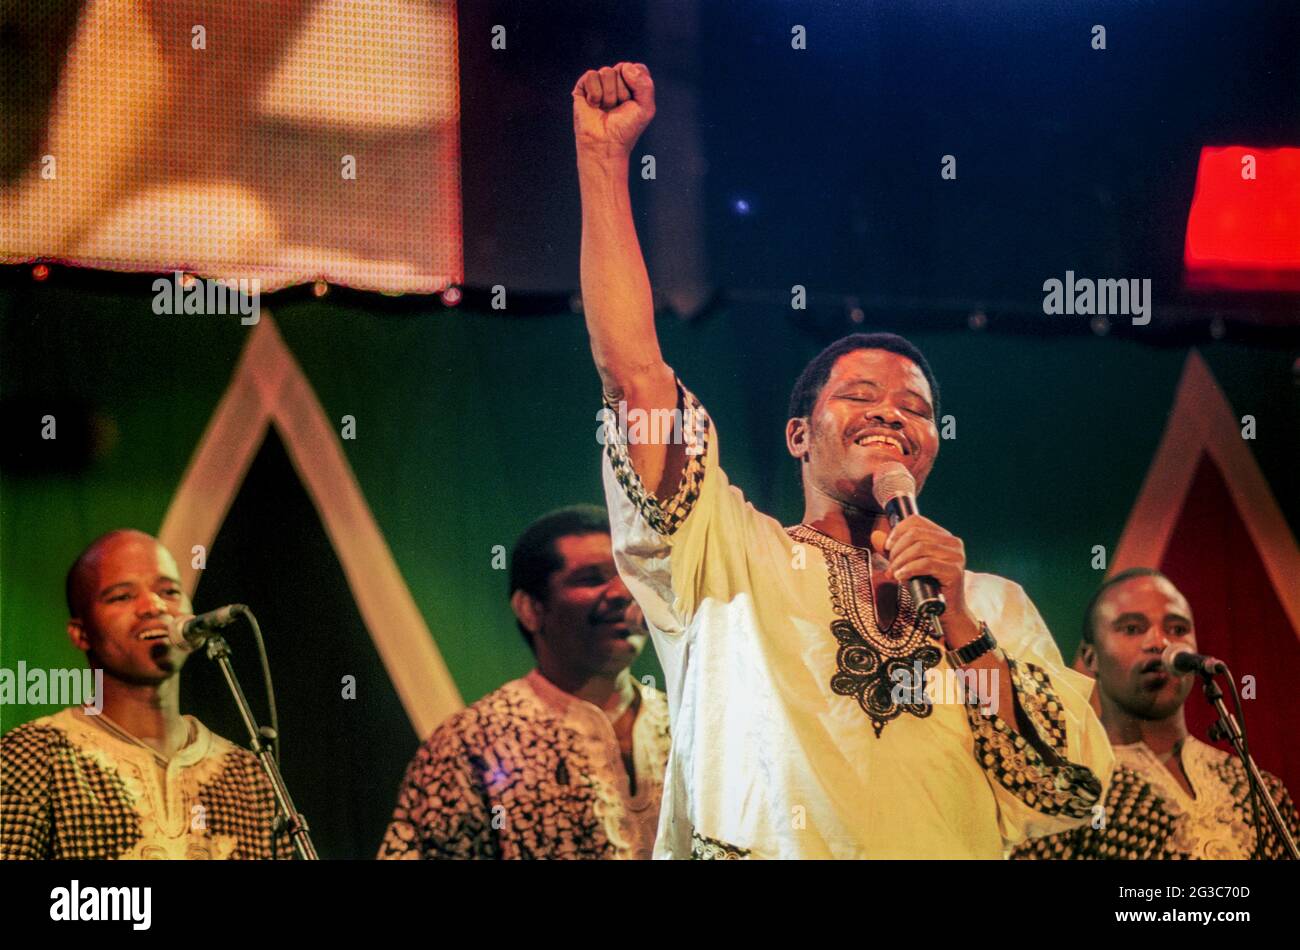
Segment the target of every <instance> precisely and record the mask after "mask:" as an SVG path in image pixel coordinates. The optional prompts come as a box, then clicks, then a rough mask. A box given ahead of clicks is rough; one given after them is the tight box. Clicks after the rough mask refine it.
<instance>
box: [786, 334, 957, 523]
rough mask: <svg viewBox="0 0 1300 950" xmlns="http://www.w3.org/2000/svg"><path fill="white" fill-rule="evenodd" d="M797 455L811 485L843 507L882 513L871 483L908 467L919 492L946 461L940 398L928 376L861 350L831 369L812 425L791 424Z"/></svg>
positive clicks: (899, 360)
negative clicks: (937, 462)
mask: <svg viewBox="0 0 1300 950" xmlns="http://www.w3.org/2000/svg"><path fill="white" fill-rule="evenodd" d="M787 441H788V444H789V449H790V453H791V454H792V455H794V456H795V457H796V458H800V459H804V460H806V461H807V465H806V466H805V467H804V478H805V479H811V481H812V486H813V488H814V489H816V490H818V491H821V492H823V493H824V494H827V495H829V496H830V497H831V498H834V499H835V500H836V501H839V502H842V503H846V504H850V505H854V506H855V507H859V508H867V509H871V510H874V509H876V508H877V507H878V506H877V505H876V503H875V499H874V498H873V497H872V494H871V477H872V475H873V474H874V473H875V472H876V471H877V470H879V469H880V467H881V466H883V465H888V464H890V463H901V464H902V465H903V467H904V468H906V469H907V470H908V471H909V472H910V473H911V474H912V477H913V478H914V479H916V486H917V490H918V491H919V490H920V488H921V486H922V485H923V484H924V483H925V479H926V477H927V476H928V475H929V474H930V469H931V468H933V467H934V459H935V456H936V455H938V454H939V430H938V429H937V428H936V427H935V420H934V397H933V395H932V393H931V391H930V383H929V381H928V380H927V379H926V378H925V374H924V373H922V372H921V368H920V367H919V366H917V365H916V364H915V363H913V362H912V361H911V360H910V359H908V358H907V357H906V356H902V355H900V354H898V353H891V352H889V351H888V350H854V351H853V352H851V353H845V354H844V355H843V356H841V357H840V358H839V359H838V360H836V361H835V365H834V366H833V367H832V368H831V373H830V376H829V377H828V378H827V380H826V385H825V386H823V387H822V391H821V393H820V394H819V395H818V397H817V403H816V405H814V406H813V410H812V414H811V415H810V416H809V417H808V423H807V425H804V424H803V423H802V422H801V421H800V420H791V422H790V423H789V425H788V427H787Z"/></svg>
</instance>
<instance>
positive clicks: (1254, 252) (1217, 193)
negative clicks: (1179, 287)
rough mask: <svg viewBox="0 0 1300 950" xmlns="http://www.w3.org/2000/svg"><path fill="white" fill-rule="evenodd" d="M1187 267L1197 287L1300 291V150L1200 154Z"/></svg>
mask: <svg viewBox="0 0 1300 950" xmlns="http://www.w3.org/2000/svg"><path fill="white" fill-rule="evenodd" d="M1183 261H1184V264H1185V265H1186V268H1187V283H1188V284H1189V285H1190V286H1193V287H1203V288H1223V289H1231V290H1300V148H1250V147H1248V146H1243V145H1232V146H1227V147H1223V148H1203V149H1201V162H1200V166H1199V168H1198V169H1197V172H1196V193H1195V195H1194V196H1193V197H1192V208H1191V211H1190V212H1189V213H1188V216H1187V238H1186V243H1185V244H1184V249H1183Z"/></svg>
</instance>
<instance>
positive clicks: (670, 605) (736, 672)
mask: <svg viewBox="0 0 1300 950" xmlns="http://www.w3.org/2000/svg"><path fill="white" fill-rule="evenodd" d="M606 408H607V410H608V411H607V413H606V415H605V418H606V427H605V429H604V442H605V445H606V454H605V458H604V482H605V499H606V504H607V506H608V508H609V515H610V525H611V529H612V534H613V540H614V559H615V563H616V564H617V565H618V569H619V572H620V574H621V575H622V576H623V579H624V581H625V582H626V583H627V586H628V588H629V589H630V590H631V592H632V594H633V596H634V597H635V598H636V600H637V602H638V603H639V604H640V605H641V607H642V609H643V610H644V611H645V615H646V617H647V620H648V621H649V626H650V632H651V635H652V636H653V638H654V642H655V648H656V650H657V651H658V654H659V659H660V662H661V663H662V664H663V668H664V673H665V676H666V684H667V691H668V700H669V706H670V710H671V713H672V724H673V739H674V741H673V749H672V755H671V759H670V761H669V765H668V772H667V778H666V789H665V793H664V807H663V813H662V817H661V819H660V829H659V838H658V842H657V845H656V852H655V854H656V857H669V858H686V857H698V858H734V857H756V858H758V857H762V858H1002V857H1003V856H1004V854H1005V853H1006V851H1007V850H1009V848H1010V847H1011V846H1013V845H1015V844H1017V843H1018V842H1020V841H1023V840H1024V839H1025V838H1026V837H1029V836H1033V835H1043V834H1050V833H1053V832H1057V831H1062V830H1065V829H1068V828H1071V827H1074V826H1077V825H1078V824H1080V823H1082V822H1084V821H1085V820H1087V819H1088V818H1089V817H1090V816H1091V815H1092V813H1093V808H1094V806H1098V805H1099V802H1100V801H1101V796H1102V793H1103V779H1104V778H1105V777H1109V775H1110V771H1111V751H1110V744H1109V743H1108V742H1107V740H1106V735H1105V732H1104V731H1103V730H1102V728H1101V724H1100V723H1099V722H1098V721H1097V719H1096V716H1095V715H1094V714H1093V712H1092V709H1091V708H1090V707H1089V704H1088V695H1089V693H1090V690H1091V688H1092V683H1091V681H1090V680H1088V679H1087V678H1086V677H1083V676H1081V675H1080V674H1077V673H1075V672H1073V671H1070V670H1067V669H1066V668H1065V665H1064V663H1063V662H1062V660H1061V656H1060V651H1059V650H1058V649H1057V647H1056V644H1055V642H1054V641H1053V640H1052V637H1051V635H1050V634H1049V633H1048V631H1047V628H1046V627H1045V626H1044V624H1043V621H1042V619H1041V618H1040V617H1039V614H1038V611H1037V610H1036V609H1035V608H1034V605H1033V604H1032V603H1031V602H1030V601H1029V598H1028V597H1026V596H1025V593H1024V591H1023V590H1021V589H1020V587H1019V586H1017V585H1016V584H1014V583H1012V582H1010V581H1007V580H1005V579H1003V578H1000V577H995V576H992V575H987V574H975V573H969V572H968V573H967V575H966V598H967V602H968V603H969V605H970V607H971V609H972V611H973V612H974V613H975V615H976V616H978V617H979V618H980V619H982V620H983V621H985V622H986V623H987V624H988V625H989V627H990V628H991V629H992V631H993V634H994V636H995V637H996V638H997V640H998V642H999V645H1000V646H1001V647H1002V648H1003V650H1004V651H1005V653H1006V654H1007V656H1008V657H1009V659H1010V666H1011V675H1012V681H1013V684H1014V689H1015V692H1016V696H1015V700H1016V705H1017V706H1018V707H1019V709H1020V710H1021V712H1022V713H1023V715H1024V717H1025V718H1027V719H1028V721H1029V723H1030V724H1031V725H1032V732H1031V734H1030V736H1031V738H1032V740H1033V741H1027V740H1026V738H1025V737H1024V736H1022V735H1017V734H1016V732H1015V731H1013V730H1012V729H1011V728H1009V727H1008V725H1007V724H1006V723H1005V722H1003V721H1002V720H1001V719H999V718H998V716H997V715H995V714H991V713H989V714H986V713H985V712H981V711H978V709H977V707H974V706H967V705H965V704H964V703H960V702H949V703H926V702H917V701H911V700H909V699H908V697H906V696H902V697H900V696H899V695H898V694H897V693H896V692H895V691H894V689H893V687H894V685H895V684H897V682H898V680H897V679H896V677H897V676H898V675H899V673H900V672H901V671H905V670H911V669H916V670H924V671H927V672H928V671H939V672H943V671H951V668H950V667H949V666H948V660H947V658H946V655H945V652H944V651H943V650H941V649H938V648H937V647H936V646H935V644H934V641H932V640H931V639H930V637H929V636H928V634H927V632H926V631H925V630H924V629H921V630H918V628H917V622H916V617H915V613H914V612H913V611H912V610H911V602H910V598H909V596H908V595H907V592H906V589H905V588H904V589H903V590H902V591H901V592H900V596H901V599H902V602H901V604H900V609H899V617H898V619H897V620H896V621H895V623H894V624H893V625H891V626H890V627H889V628H887V629H884V630H882V629H880V627H879V624H878V622H877V618H876V613H875V606H874V604H873V603H872V592H871V582H870V558H869V553H868V552H867V551H865V550H863V549H860V548H855V547H852V546H850V545H847V544H842V543H840V542H838V541H836V540H834V539H832V538H829V537H827V536H826V535H823V534H821V533H820V532H817V531H815V530H813V529H811V528H809V527H807V526H798V527H795V528H791V529H787V528H785V527H783V526H782V525H781V524H780V523H779V522H777V521H776V520H774V519H772V518H770V517H768V516H766V515H764V514H762V513H760V512H758V511H756V510H755V509H754V508H753V506H752V505H750V504H749V503H748V502H746V501H745V498H744V496H743V495H742V494H741V493H740V491H739V490H738V489H736V488H735V487H733V486H731V485H730V484H729V483H728V481H727V477H726V475H725V474H724V473H723V470H722V468H721V467H720V465H719V462H718V454H719V453H718V439H717V433H716V431H715V429H714V427H713V424H712V422H711V421H710V420H709V418H708V415H707V413H705V412H704V409H703V407H701V406H700V405H699V403H698V402H697V401H696V400H695V398H694V396H692V395H691V393H690V392H689V391H688V390H686V389H685V387H681V408H682V416H683V430H684V433H685V436H686V438H687V440H688V441H687V447H686V459H687V460H686V464H685V469H684V471H683V473H682V477H681V481H680V487H679V489H678V491H677V493H676V495H675V496H674V497H673V498H671V499H668V500H666V501H663V502H660V501H659V500H657V499H655V498H654V497H653V495H651V494H649V493H648V492H646V490H645V489H644V487H643V486H642V485H641V483H640V480H639V478H638V476H637V474H636V472H635V470H634V469H633V467H632V465H631V462H630V460H629V458H628V454H627V450H626V446H625V445H624V444H622V441H621V435H620V433H619V432H618V431H617V427H616V425H615V423H614V419H615V418H616V415H615V414H614V412H613V409H612V407H608V406H607V407H606ZM952 672H955V671H952ZM1004 708H1005V706H1004Z"/></svg>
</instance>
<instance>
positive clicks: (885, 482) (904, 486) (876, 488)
mask: <svg viewBox="0 0 1300 950" xmlns="http://www.w3.org/2000/svg"><path fill="white" fill-rule="evenodd" d="M871 493H872V494H873V495H875V496H876V504H878V505H879V506H880V507H881V508H884V507H885V505H886V504H888V503H889V500H890V499H891V498H897V497H898V496H899V495H915V494H916V479H915V478H913V477H912V473H911V472H909V471H908V470H907V469H906V468H904V467H903V465H902V464H901V463H899V462H890V463H889V464H888V465H882V466H881V467H880V468H879V469H878V470H877V471H876V473H875V475H873V476H872V477H871Z"/></svg>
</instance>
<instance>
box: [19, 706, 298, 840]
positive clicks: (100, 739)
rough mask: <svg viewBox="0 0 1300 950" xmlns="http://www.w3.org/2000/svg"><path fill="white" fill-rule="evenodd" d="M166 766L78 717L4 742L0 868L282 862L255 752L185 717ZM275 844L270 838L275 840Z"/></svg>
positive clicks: (28, 727) (56, 719) (26, 727)
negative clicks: (2, 863)
mask: <svg viewBox="0 0 1300 950" xmlns="http://www.w3.org/2000/svg"><path fill="white" fill-rule="evenodd" d="M185 719H186V720H187V721H188V722H189V724H190V729H191V739H190V741H189V743H188V744H187V745H186V746H185V747H184V748H182V749H181V750H180V751H178V752H177V753H176V755H175V756H173V757H172V759H171V760H170V761H169V762H168V763H167V764H166V766H165V768H164V767H162V766H161V765H160V763H159V762H158V759H157V757H156V756H155V754H154V753H153V752H152V751H151V750H149V749H146V748H142V747H140V746H138V745H135V744H133V743H131V742H129V741H127V740H125V739H123V738H120V737H119V736H117V735H115V734H114V733H112V732H111V731H110V730H109V729H108V728H106V727H105V726H103V725H101V724H100V723H98V722H97V721H96V717H94V716H86V715H83V714H82V713H81V712H80V711H78V710H74V709H65V710H63V711H61V712H58V713H56V714H54V715H53V716H46V717H44V718H43V719H37V720H35V721H33V722H29V723H25V724H23V725H21V726H18V727H17V728H15V729H13V730H11V731H10V732H8V733H7V734H6V735H5V736H4V738H3V739H2V740H0V752H2V759H3V763H2V764H0V786H2V789H0V857H2V858H4V859H7V860H8V859H16V858H31V859H61V858H74V859H82V860H85V859H105V858H124V859H125V858H151V859H152V858H172V859H200V860H201V859H221V858H261V859H267V858H272V857H289V856H290V853H291V846H290V844H289V842H288V840H287V836H284V835H280V836H278V837H276V836H275V835H274V834H273V830H274V828H275V817H276V806H275V798H274V795H273V794H272V792H271V784H270V782H269V781H268V780H267V778H266V776H265V774H264V773H263V772H262V769H261V766H260V765H259V764H258V762H257V759H256V758H255V757H254V756H253V754H252V753H251V752H249V751H247V750H246V749H241V748H239V747H237V746H235V745H233V744H231V743H230V742H227V741H226V740H225V739H223V738H221V737H220V736H218V735H216V734H215V733H213V732H211V731H209V730H208V729H207V727H205V726H204V725H203V724H202V723H201V722H199V721H198V720H197V719H195V718H194V717H192V716H186V717H185ZM273 839H275V840H273Z"/></svg>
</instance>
